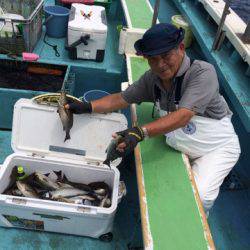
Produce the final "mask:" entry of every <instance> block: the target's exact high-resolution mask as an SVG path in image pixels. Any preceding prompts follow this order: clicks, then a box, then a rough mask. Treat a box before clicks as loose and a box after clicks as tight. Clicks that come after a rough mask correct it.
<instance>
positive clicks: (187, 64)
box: [175, 53, 190, 77]
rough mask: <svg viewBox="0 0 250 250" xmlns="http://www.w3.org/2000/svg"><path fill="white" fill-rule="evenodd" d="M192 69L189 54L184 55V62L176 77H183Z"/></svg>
mask: <svg viewBox="0 0 250 250" xmlns="http://www.w3.org/2000/svg"><path fill="white" fill-rule="evenodd" d="M189 67H190V58H189V57H188V56H187V54H186V53H185V54H184V58H183V60H182V63H181V66H180V68H179V70H178V71H177V74H176V76H175V77H179V76H181V75H183V74H184V73H185V72H186V71H187V70H188V68H189Z"/></svg>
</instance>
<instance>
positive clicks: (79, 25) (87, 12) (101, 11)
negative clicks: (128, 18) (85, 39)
mask: <svg viewBox="0 0 250 250" xmlns="http://www.w3.org/2000/svg"><path fill="white" fill-rule="evenodd" d="M68 28H69V29H71V30H79V31H81V32H89V33H91V32H93V33H94V32H95V33H107V19H106V12H105V8H104V7H102V6H94V5H86V4H80V3H74V4H72V5H71V10H70V16H69V23H68Z"/></svg>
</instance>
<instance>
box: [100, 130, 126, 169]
mask: <svg viewBox="0 0 250 250" xmlns="http://www.w3.org/2000/svg"><path fill="white" fill-rule="evenodd" d="M122 141H123V137H122V136H120V135H119V136H117V137H116V138H114V139H112V140H111V142H110V143H109V145H108V147H107V149H106V153H107V156H106V160H105V161H104V162H103V164H105V165H108V166H109V167H110V163H111V162H112V161H114V160H115V159H117V158H119V157H121V156H122V155H121V152H119V151H118V150H117V149H116V148H117V145H118V144H120V143H121V142H122Z"/></svg>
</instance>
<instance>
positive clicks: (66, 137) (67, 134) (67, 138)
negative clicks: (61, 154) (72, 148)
mask: <svg viewBox="0 0 250 250" xmlns="http://www.w3.org/2000/svg"><path fill="white" fill-rule="evenodd" d="M69 139H71V138H70V134H69V132H66V136H65V139H64V142H66V141H67V140H69Z"/></svg>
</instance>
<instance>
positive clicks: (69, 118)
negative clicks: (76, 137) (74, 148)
mask: <svg viewBox="0 0 250 250" xmlns="http://www.w3.org/2000/svg"><path fill="white" fill-rule="evenodd" d="M66 104H67V96H66V93H65V92H62V93H61V96H60V98H59V100H58V110H57V112H58V114H59V116H60V119H61V122H62V126H63V131H65V132H66V136H65V139H64V142H65V141H66V140H68V139H70V129H71V128H72V127H73V113H72V112H71V111H70V110H68V109H65V107H64V106H65V105H66Z"/></svg>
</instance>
